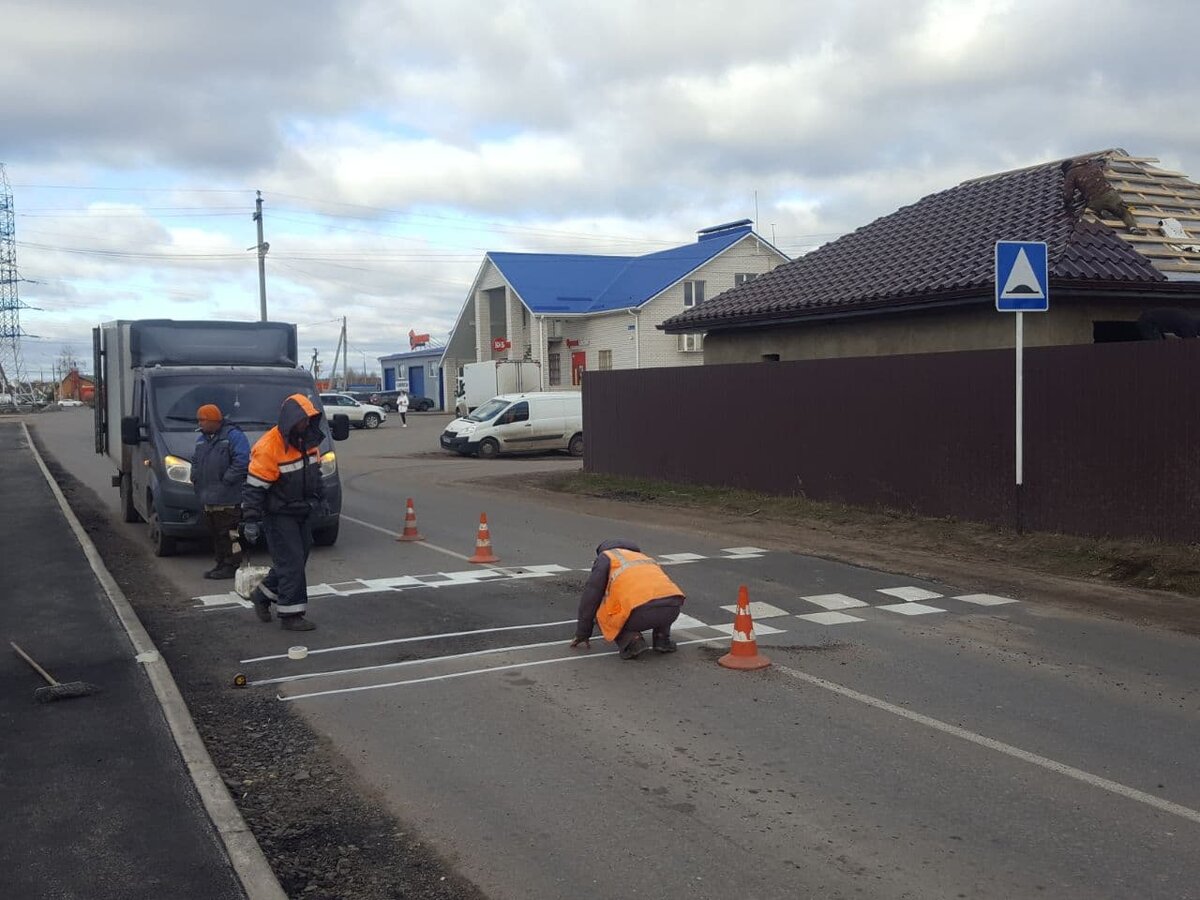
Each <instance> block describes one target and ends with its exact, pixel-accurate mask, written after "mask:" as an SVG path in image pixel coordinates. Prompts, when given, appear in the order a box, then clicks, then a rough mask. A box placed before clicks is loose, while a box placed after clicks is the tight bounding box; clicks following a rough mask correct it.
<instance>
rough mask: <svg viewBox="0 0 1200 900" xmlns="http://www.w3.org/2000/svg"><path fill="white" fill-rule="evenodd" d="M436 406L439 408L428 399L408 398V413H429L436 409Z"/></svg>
mask: <svg viewBox="0 0 1200 900" xmlns="http://www.w3.org/2000/svg"><path fill="white" fill-rule="evenodd" d="M436 406H437V404H436V403H434V402H433V401H432V400H430V399H429V398H428V397H409V398H408V411H409V412H428V411H429V410H431V409H434V408H435V407H436Z"/></svg>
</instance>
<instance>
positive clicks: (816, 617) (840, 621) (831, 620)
mask: <svg viewBox="0 0 1200 900" xmlns="http://www.w3.org/2000/svg"><path fill="white" fill-rule="evenodd" d="M796 618H797V619H803V620H804V621H805V622H814V623H816V624H817V625H849V624H850V623H851V622H865V621H866V620H865V619H860V618H859V617H858V616H848V615H846V614H845V613H840V612H823V613H807V614H805V615H803V616H796Z"/></svg>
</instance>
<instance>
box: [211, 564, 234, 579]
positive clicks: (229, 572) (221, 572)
mask: <svg viewBox="0 0 1200 900" xmlns="http://www.w3.org/2000/svg"><path fill="white" fill-rule="evenodd" d="M236 574H237V568H236V567H234V566H231V565H229V564H225V565H223V566H217V567H216V568H215V569H209V570H208V571H207V572H205V573H204V577H205V578H208V579H211V580H213V581H224V580H226V579H229V578H232V577H233V576H234V575H236Z"/></svg>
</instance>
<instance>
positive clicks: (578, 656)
mask: <svg viewBox="0 0 1200 900" xmlns="http://www.w3.org/2000/svg"><path fill="white" fill-rule="evenodd" d="M719 640H720V639H719V638H701V639H699V640H695V641H678V642H676V645H675V646H677V647H686V646H687V645H688V644H713V643H717V642H718V641H719ZM620 652H621V651H619V650H604V651H602V652H600V653H590V652H587V651H585V652H583V653H575V654H573V655H572V656H556V657H554V658H553V659H539V660H535V661H533V662H525V663H513V664H512V665H507V666H491V667H489V668H486V669H471V670H470V671H467V672H451V673H450V674H448V675H430V676H428V677H426V678H410V679H408V680H407V681H389V682H386V683H384V684H364V685H360V686H359V687H352V688H337V689H335V690H331V691H314V692H313V693H311V694H293V695H292V696H290V697H285V696H283V695H282V694H276V695H275V698H276V699H277V700H282V701H284V702H285V703H286V702H288V701H291V700H307V699H308V698H310V697H328V696H331V695H333V694H356V693H358V692H360V691H378V690H382V689H383V688H390V687H405V686H406V685H410V684H428V683H429V682H431V681H449V680H450V679H451V678H466V677H467V676H468V675H486V674H487V673H489V672H504V671H507V670H509V669H532V668H533V667H534V666H548V665H551V664H552V663H560V662H582V661H583V660H585V659H601V658H603V657H605V656H616V655H617V654H618V653H620Z"/></svg>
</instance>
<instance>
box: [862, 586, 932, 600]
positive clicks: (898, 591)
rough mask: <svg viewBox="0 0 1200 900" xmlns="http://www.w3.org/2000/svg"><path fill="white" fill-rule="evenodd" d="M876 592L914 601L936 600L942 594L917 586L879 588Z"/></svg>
mask: <svg viewBox="0 0 1200 900" xmlns="http://www.w3.org/2000/svg"><path fill="white" fill-rule="evenodd" d="M876 593H879V594H887V595H888V596H889V597H896V598H898V599H900V600H908V601H911V602H914V603H915V602H917V601H920V600H937V599H939V598H940V597H942V596H944V595H942V594H935V593H934V592H933V591H927V590H925V588H919V587H898V588H880V589H879V590H878V591H876Z"/></svg>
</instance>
